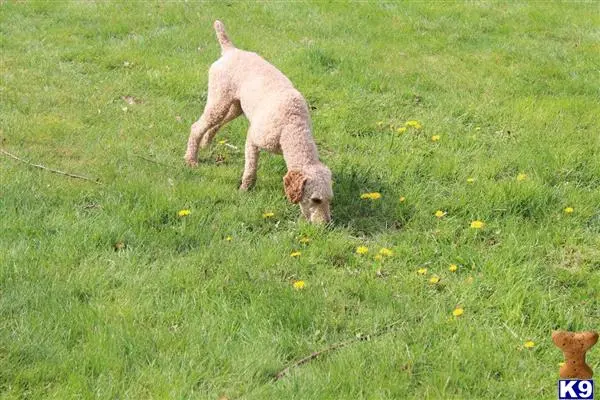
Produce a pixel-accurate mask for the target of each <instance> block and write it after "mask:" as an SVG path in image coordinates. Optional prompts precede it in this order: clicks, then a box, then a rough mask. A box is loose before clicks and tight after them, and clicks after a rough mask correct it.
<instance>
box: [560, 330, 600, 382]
mask: <svg viewBox="0 0 600 400" xmlns="http://www.w3.org/2000/svg"><path fill="white" fill-rule="evenodd" d="M552 341H553V342H554V344H555V345H556V346H557V347H558V348H559V349H561V350H562V351H563V353H564V354H565V364H564V365H563V366H562V367H560V372H559V374H560V377H561V378H563V379H590V378H591V377H592V376H593V375H594V373H593V372H592V369H591V368H590V366H589V365H587V364H586V363H585V352H586V351H588V350H589V349H590V348H591V347H592V346H593V345H595V344H596V342H597V341H598V333H597V332H592V331H588V332H577V333H576V332H567V331H554V332H552Z"/></svg>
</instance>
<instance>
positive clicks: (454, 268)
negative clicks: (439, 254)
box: [448, 264, 458, 272]
mask: <svg viewBox="0 0 600 400" xmlns="http://www.w3.org/2000/svg"><path fill="white" fill-rule="evenodd" d="M457 269H458V265H456V264H450V266H449V267H448V271H450V272H456V270H457Z"/></svg>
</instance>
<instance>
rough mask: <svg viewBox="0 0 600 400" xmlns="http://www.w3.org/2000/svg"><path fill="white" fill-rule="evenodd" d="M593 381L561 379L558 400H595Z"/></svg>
mask: <svg viewBox="0 0 600 400" xmlns="http://www.w3.org/2000/svg"><path fill="white" fill-rule="evenodd" d="M593 399H594V381H593V380H592V379H561V380H559V381H558V400H593Z"/></svg>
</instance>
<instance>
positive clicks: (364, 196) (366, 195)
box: [360, 192, 381, 200]
mask: <svg viewBox="0 0 600 400" xmlns="http://www.w3.org/2000/svg"><path fill="white" fill-rule="evenodd" d="M360 198H361V199H363V200H365V199H369V200H378V199H380V198H381V193H379V192H371V193H363V194H361V195H360Z"/></svg>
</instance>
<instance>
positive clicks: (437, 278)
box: [429, 275, 440, 285]
mask: <svg viewBox="0 0 600 400" xmlns="http://www.w3.org/2000/svg"><path fill="white" fill-rule="evenodd" d="M439 281H440V277H439V276H437V275H434V276H432V277H431V278H429V283H431V284H432V285H435V284H436V283H439Z"/></svg>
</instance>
